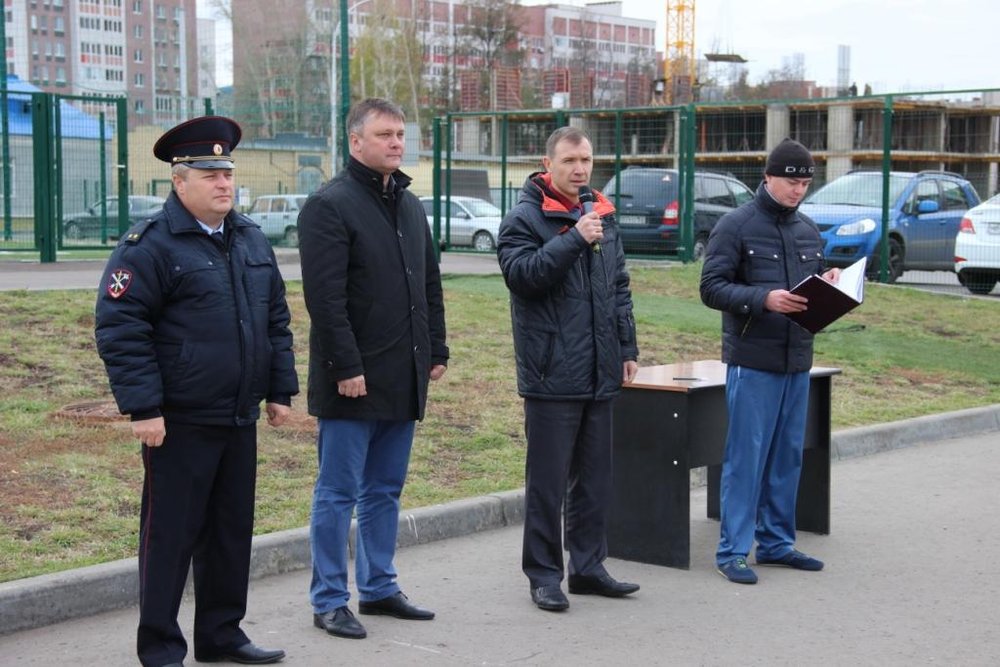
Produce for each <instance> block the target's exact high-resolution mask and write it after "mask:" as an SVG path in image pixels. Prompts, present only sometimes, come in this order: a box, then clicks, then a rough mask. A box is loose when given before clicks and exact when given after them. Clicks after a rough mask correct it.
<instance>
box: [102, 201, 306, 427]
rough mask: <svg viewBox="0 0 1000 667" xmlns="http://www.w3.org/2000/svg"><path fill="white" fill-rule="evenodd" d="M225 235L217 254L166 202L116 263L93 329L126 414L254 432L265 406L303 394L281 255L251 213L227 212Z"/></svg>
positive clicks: (132, 233) (121, 247)
mask: <svg viewBox="0 0 1000 667" xmlns="http://www.w3.org/2000/svg"><path fill="white" fill-rule="evenodd" d="M225 229H226V248H222V247H220V246H219V245H218V244H216V242H215V241H213V240H212V239H211V238H210V237H209V236H208V235H207V234H206V233H205V231H204V230H203V229H202V228H201V227H200V226H199V225H198V223H197V221H196V220H195V219H194V217H193V216H192V215H191V214H190V213H189V212H188V211H187V209H186V208H184V206H183V204H181V202H180V200H179V199H178V198H177V195H176V194H174V193H171V194H170V196H169V198H168V199H167V202H166V203H165V204H164V205H163V209H162V210H161V211H160V212H159V213H157V214H156V215H155V216H153V217H152V218H150V219H148V220H145V221H143V222H140V223H137V224H136V225H134V226H133V227H132V229H130V230H129V231H128V232H127V233H126V234H125V235H124V236H123V237H122V240H121V241H120V242H119V244H118V247H117V248H115V251H114V252H113V253H112V254H111V257H110V259H109V260H108V264H107V267H106V268H105V270H104V277H103V278H102V283H101V286H100V292H99V294H98V297H97V306H96V327H95V332H96V338H97V349H98V352H99V353H100V355H101V358H102V359H103V360H104V364H105V367H106V368H107V371H108V378H109V380H110V382H111V389H112V392H113V393H114V396H115V400H116V401H117V403H118V408H119V410H121V412H122V413H123V414H129V415H132V418H133V419H143V418H150V417H156V416H160V415H163V416H164V417H166V418H168V419H172V420H174V421H178V422H185V423H193V424H206V425H248V424H253V423H254V422H256V421H257V419H258V417H259V416H260V402H261V401H262V400H264V399H267V400H268V401H269V402H277V403H282V404H285V405H289V404H291V396H292V395H294V394H297V393H298V390H299V388H298V379H297V376H296V374H295V359H294V356H293V352H292V332H291V330H290V329H289V328H288V323H289V319H290V316H289V312H288V306H287V304H286V302H285V284H284V282H283V281H282V279H281V274H280V273H279V271H278V263H277V261H276V260H275V257H274V252H273V251H272V250H271V246H270V244H269V243H268V242H267V239H266V238H265V237H264V234H263V233H262V232H261V231H260V228H258V227H257V225H256V224H254V222H253V221H252V220H250V219H249V218H247V217H245V216H242V215H240V214H238V213H235V212H230V213H229V214H228V215H227V216H226V219H225Z"/></svg>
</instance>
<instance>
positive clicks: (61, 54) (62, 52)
mask: <svg viewBox="0 0 1000 667" xmlns="http://www.w3.org/2000/svg"><path fill="white" fill-rule="evenodd" d="M55 54H56V58H65V57H66V45H65V44H63V43H62V42H56V49H55Z"/></svg>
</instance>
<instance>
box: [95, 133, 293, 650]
mask: <svg viewBox="0 0 1000 667" xmlns="http://www.w3.org/2000/svg"><path fill="white" fill-rule="evenodd" d="M239 140H240V128H239V126H238V125H237V124H236V123H234V122H233V121H231V120H229V119H228V118H222V117H213V116H209V117H203V118H196V119H194V120H191V121H188V122H186V123H182V124H181V125H178V126H177V127H175V128H173V129H172V130H170V131H168V132H167V133H166V134H164V135H163V136H162V137H160V139H159V141H157V142H156V145H155V146H154V148H153V153H154V154H155V155H156V157H157V158H159V159H161V160H163V161H165V162H168V163H170V164H171V165H172V167H171V173H172V181H173V192H172V193H171V194H170V196H169V197H168V199H167V202H166V203H165V204H164V205H163V210H162V211H160V212H159V213H157V214H156V215H155V216H153V217H152V218H150V219H148V220H145V221H143V222H140V223H138V224H137V225H135V226H133V227H132V229H130V230H129V231H128V232H127V233H126V234H125V235H124V237H123V238H122V240H121V241H120V242H119V244H118V247H117V248H116V249H115V251H114V252H113V253H112V255H111V258H110V259H109V260H108V264H107V268H106V269H105V271H104V277H103V279H102V285H101V288H100V292H99V294H98V298H97V308H96V337H97V348H98V351H99V352H100V355H101V358H102V359H103V360H104V364H105V367H106V368H107V372H108V378H109V380H110V382H111V389H112V391H113V392H114V396H115V400H116V401H117V403H118V408H119V409H120V410H121V412H122V413H123V414H127V415H130V416H131V419H132V433H133V434H134V435H135V436H136V438H138V439H139V441H140V442H141V444H142V460H143V465H144V467H145V470H146V476H145V480H144V482H143V490H142V516H141V518H140V522H139V631H138V641H137V648H138V654H139V659H140V661H141V662H142V664H143V665H156V666H160V665H179V664H181V663H182V661H183V660H184V656H185V655H186V653H187V642H186V641H185V640H184V636H183V634H182V633H181V630H180V626H179V625H178V624H177V610H178V607H179V606H180V602H181V595H182V593H183V591H184V583H185V581H186V579H187V573H188V567H189V566H190V565H191V563H192V560H193V563H194V590H195V620H194V653H195V658H196V659H198V660H200V661H207V662H213V661H219V660H232V661H234V662H244V663H251V664H264V663H271V662H278V661H279V660H281V659H282V658H283V657H284V655H285V653H284V651H281V650H270V649H262V648H260V647H257V646H255V645H254V644H253V643H251V642H250V639H249V638H248V637H247V636H246V634H244V632H243V630H242V629H240V621H241V620H242V619H243V616H244V614H245V613H246V598H247V582H248V580H249V574H250V542H251V538H252V535H253V513H254V488H255V480H256V469H257V426H256V424H257V419H258V418H259V417H260V403H261V401H266V411H267V418H268V423H270V424H271V425H272V426H280V425H281V424H283V423H284V422H285V421H286V420H287V418H288V415H289V412H290V410H291V408H290V406H291V397H292V396H293V395H294V394H297V393H298V380H297V377H296V374H295V360H294V357H293V353H292V333H291V331H290V329H289V328H288V323H289V319H290V318H289V312H288V306H287V304H286V302H285V285H284V282H283V281H282V279H281V274H280V273H279V272H278V264H277V261H275V257H274V253H273V251H272V250H271V246H270V244H269V243H268V242H267V239H266V238H265V237H264V234H263V233H262V232H261V231H260V229H259V228H258V227H257V225H255V224H254V223H253V221H251V220H250V219H249V218H246V217H244V216H242V215H239V214H238V213H236V212H234V211H233V210H232V206H233V159H232V157H231V155H230V151H231V150H232V149H233V148H235V146H236V144H237V143H238V142H239Z"/></svg>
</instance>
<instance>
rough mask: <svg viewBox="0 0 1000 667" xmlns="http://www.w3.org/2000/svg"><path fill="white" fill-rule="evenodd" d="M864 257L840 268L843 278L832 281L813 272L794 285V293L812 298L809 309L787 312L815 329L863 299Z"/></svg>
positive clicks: (812, 329)
mask: <svg viewBox="0 0 1000 667" xmlns="http://www.w3.org/2000/svg"><path fill="white" fill-rule="evenodd" d="M866 264H867V259H866V258H864V257H862V258H861V259H859V260H858V261H856V262H855V263H854V264H851V265H850V266H849V267H847V268H846V269H844V270H843V271H841V272H840V280H839V281H838V282H837V283H831V282H830V281H829V280H826V279H825V278H823V277H822V276H818V275H812V276H809V277H808V278H806V279H805V280H803V281H802V282H800V283H799V284H798V285H796V286H795V287H793V288H792V289H791V290H790V291H791V293H792V294H797V295H799V296H804V297H805V298H807V299H809V303H808V304H807V306H806V310H802V311H799V312H796V313H785V316H786V317H788V318H789V319H791V320H792V321H793V322H795V323H796V324H798V325H799V326H801V327H803V328H804V329H808V330H809V331H811V332H812V333H816V332H818V331H820V330H821V329H823V328H824V327H825V326H826V325H828V324H830V323H831V322H834V321H836V320H837V319H839V318H840V317H842V316H843V315H844V314H846V313H848V312H849V311H851V310H853V309H855V308H857V307H858V306H859V305H860V304H861V302H862V301H864V298H865V296H864V292H865V265H866Z"/></svg>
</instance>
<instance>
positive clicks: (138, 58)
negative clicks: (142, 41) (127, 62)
mask: <svg viewBox="0 0 1000 667" xmlns="http://www.w3.org/2000/svg"><path fill="white" fill-rule="evenodd" d="M132 62H136V63H141V62H143V58H142V49H136V50H135V51H134V52H133V53H132Z"/></svg>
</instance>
